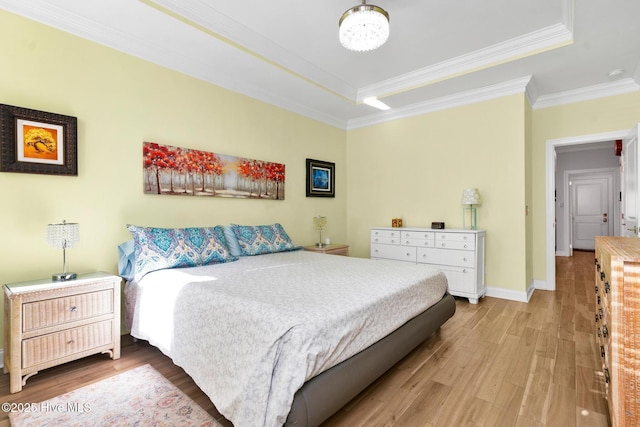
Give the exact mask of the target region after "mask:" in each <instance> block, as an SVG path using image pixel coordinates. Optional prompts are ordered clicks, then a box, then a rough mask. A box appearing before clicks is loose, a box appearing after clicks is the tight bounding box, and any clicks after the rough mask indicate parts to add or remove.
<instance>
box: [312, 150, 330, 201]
mask: <svg viewBox="0 0 640 427" xmlns="http://www.w3.org/2000/svg"><path fill="white" fill-rule="evenodd" d="M335 172H336V165H335V163H330V162H323V161H321V160H314V159H307V197H335V196H336V190H335V183H336V176H335Z"/></svg>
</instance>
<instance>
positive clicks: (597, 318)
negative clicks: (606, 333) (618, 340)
mask: <svg viewBox="0 0 640 427" xmlns="http://www.w3.org/2000/svg"><path fill="white" fill-rule="evenodd" d="M598 320H600V318H599V317H598V315H597V314H596V323H598Z"/></svg>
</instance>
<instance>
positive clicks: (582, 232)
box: [570, 176, 613, 250]
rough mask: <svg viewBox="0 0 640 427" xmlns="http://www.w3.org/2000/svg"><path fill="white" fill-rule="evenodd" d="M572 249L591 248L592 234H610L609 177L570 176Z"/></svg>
mask: <svg viewBox="0 0 640 427" xmlns="http://www.w3.org/2000/svg"><path fill="white" fill-rule="evenodd" d="M570 188H571V208H572V213H573V215H572V220H573V224H572V233H571V234H572V236H573V242H572V248H573V249H584V250H594V249H595V247H596V246H595V242H596V240H595V237H596V236H609V235H611V234H613V227H612V224H613V223H612V222H611V217H610V215H611V212H613V200H612V197H611V192H612V191H613V183H612V177H607V176H600V177H588V178H577V179H572V180H571V182H570Z"/></svg>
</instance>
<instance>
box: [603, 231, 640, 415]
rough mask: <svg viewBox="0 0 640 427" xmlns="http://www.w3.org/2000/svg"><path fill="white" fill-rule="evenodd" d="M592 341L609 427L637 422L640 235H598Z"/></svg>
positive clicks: (639, 410) (639, 396)
mask: <svg viewBox="0 0 640 427" xmlns="http://www.w3.org/2000/svg"><path fill="white" fill-rule="evenodd" d="M595 262H596V284H595V293H596V307H595V308H596V314H595V323H596V342H597V345H598V351H599V353H600V358H601V359H600V360H601V362H602V374H603V377H604V381H605V388H606V393H607V401H608V404H609V414H610V415H611V425H612V426H613V427H616V426H638V425H640V239H639V238H636V237H601V236H598V237H596V259H595Z"/></svg>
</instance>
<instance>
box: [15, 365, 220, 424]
mask: <svg viewBox="0 0 640 427" xmlns="http://www.w3.org/2000/svg"><path fill="white" fill-rule="evenodd" d="M29 409H30V411H29V412H13V413H10V414H9V420H10V421H11V425H12V426H17V427H19V426H25V427H26V426H29V427H31V426H40V427H49V426H51V427H53V426H56V427H59V426H74V427H89V426H155V427H165V426H176V427H195V426H199V427H218V426H220V424H218V423H217V422H216V421H215V420H214V419H213V418H212V417H211V416H210V415H209V414H208V413H207V412H206V411H205V410H204V409H202V408H201V407H200V406H198V404H197V403H195V402H194V401H193V400H191V399H190V398H189V397H188V396H187V395H186V394H184V393H183V392H182V391H181V390H180V389H178V388H177V387H176V386H174V385H173V384H172V383H171V382H170V381H169V380H168V379H166V378H165V377H163V376H162V375H161V374H160V373H159V372H158V371H156V370H155V369H153V368H152V367H151V366H150V365H144V366H140V367H138V368H135V369H132V370H130V371H126V372H123V373H121V374H118V375H116V376H113V377H110V378H107V379H105V380H102V381H99V382H97V383H94V384H90V385H88V386H85V387H82V388H79V389H77V390H74V391H72V392H70V393H65V394H62V395H60V396H57V397H54V398H53V399H49V400H45V401H44V402H41V403H37V404H31V406H30V408H29Z"/></svg>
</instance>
